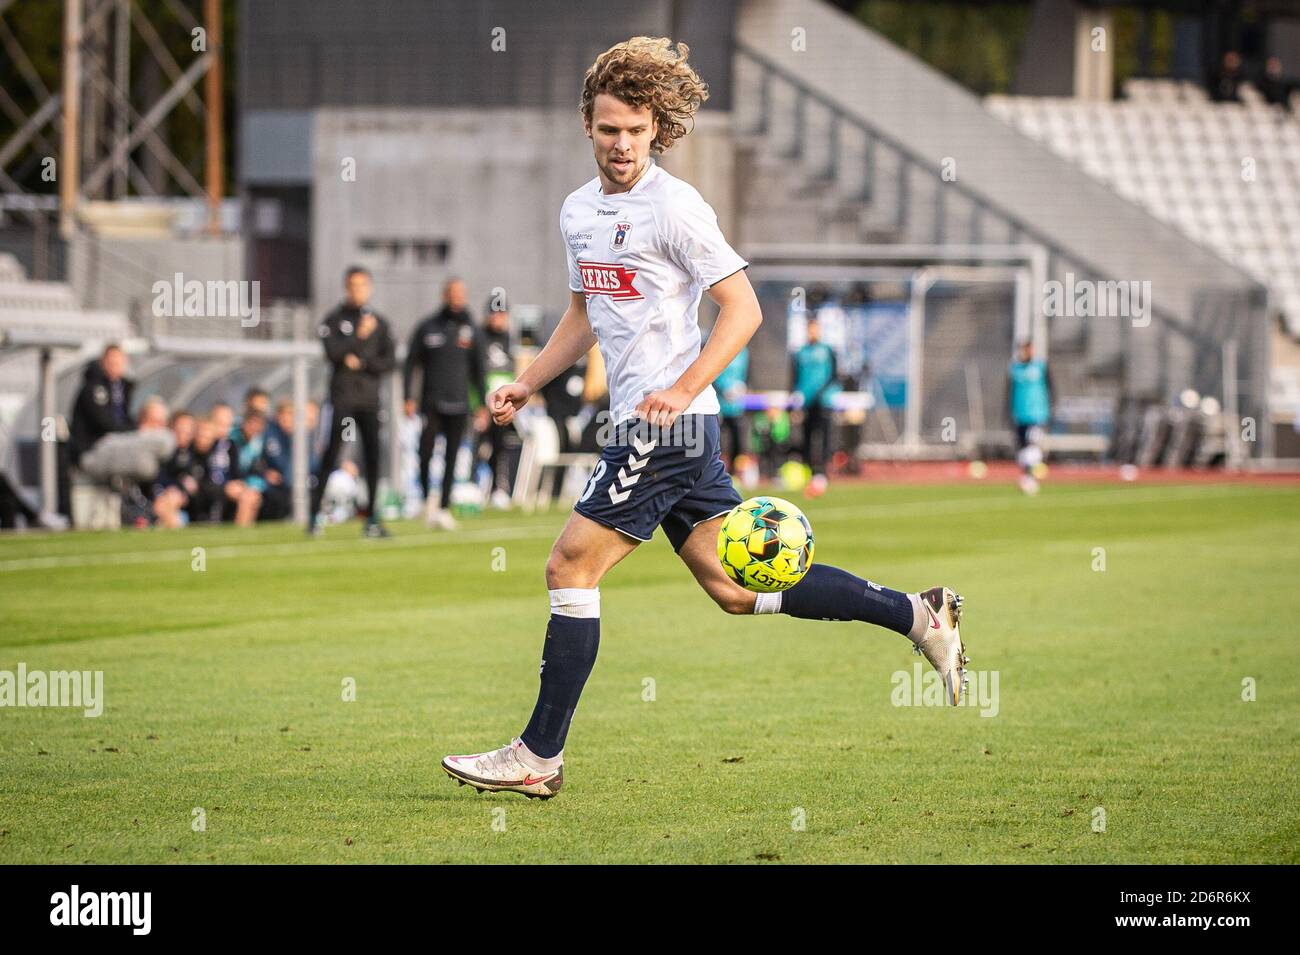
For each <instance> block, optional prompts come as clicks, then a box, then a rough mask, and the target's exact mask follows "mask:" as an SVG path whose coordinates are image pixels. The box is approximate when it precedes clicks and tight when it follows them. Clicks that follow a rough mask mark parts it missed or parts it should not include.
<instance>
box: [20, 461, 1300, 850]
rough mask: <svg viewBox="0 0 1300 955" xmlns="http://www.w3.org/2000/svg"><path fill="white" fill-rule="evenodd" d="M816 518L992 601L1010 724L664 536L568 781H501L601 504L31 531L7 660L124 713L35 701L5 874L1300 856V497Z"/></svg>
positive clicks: (880, 501)
mask: <svg viewBox="0 0 1300 955" xmlns="http://www.w3.org/2000/svg"><path fill="white" fill-rule="evenodd" d="M796 500H797V501H799V502H800V504H801V506H805V508H806V512H807V514H808V516H809V519H810V520H811V522H812V525H813V529H814V531H815V533H816V559H817V560H818V561H822V562H825V563H831V564H836V565H839V566H842V567H844V568H846V569H848V570H851V571H853V572H855V573H858V574H860V575H863V576H868V577H870V578H871V579H873V580H878V581H880V582H882V583H885V584H887V585H891V586H896V587H902V588H906V589H910V590H915V589H918V588H921V587H926V586H932V585H935V584H940V583H943V584H948V585H950V586H953V587H955V588H957V589H958V590H959V591H960V592H962V593H963V594H964V595H965V597H966V613H965V617H964V621H963V623H964V626H963V633H964V636H965V638H966V643H967V647H968V650H969V652H970V654H971V657H972V667H973V668H974V669H975V670H976V671H996V673H997V676H998V690H999V693H998V701H997V702H998V706H997V714H996V715H995V716H981V713H980V710H979V708H977V707H963V708H960V709H953V708H939V707H931V706H912V707H905V706H896V705H895V700H896V698H897V694H896V684H895V682H894V680H893V679H892V677H893V674H895V673H896V672H897V671H903V672H904V673H911V671H912V667H913V662H914V661H917V660H919V659H920V658H918V657H914V656H913V655H912V654H911V652H910V647H909V644H908V643H907V642H906V641H905V640H904V639H903V638H901V637H898V636H896V635H893V634H890V633H887V632H885V631H881V630H877V629H874V628H871V627H868V626H867V625H865V624H854V623H823V622H814V621H803V620H794V619H791V618H789V617H785V616H777V617H729V616H726V615H724V614H723V613H721V612H720V611H718V610H717V609H716V608H715V607H714V605H713V604H712V603H711V602H710V601H709V600H708V598H707V597H705V595H704V594H703V593H702V592H701V591H699V590H698V588H697V587H696V586H695V584H694V583H693V581H692V579H691V577H690V575H689V574H688V573H687V571H686V570H685V568H684V567H683V566H682V565H681V564H680V563H679V562H678V561H677V559H676V558H675V557H674V556H673V554H672V552H671V549H670V548H669V547H668V544H667V542H666V541H665V539H664V538H663V537H662V535H659V536H657V537H656V539H655V540H654V541H653V542H651V543H649V544H646V545H643V546H642V547H641V548H639V550H638V552H636V553H634V554H633V555H632V556H631V557H629V558H628V559H627V560H626V561H624V562H623V564H621V565H620V566H619V567H617V568H615V570H614V571H613V572H612V573H611V574H610V576H609V577H608V578H607V579H606V580H605V582H604V583H603V585H602V587H601V592H602V616H603V623H602V641H601V643H602V645H601V652H600V659H599V660H598V661H597V664H596V669H595V672H594V674H593V675H592V679H591V681H590V682H589V683H588V685H587V691H586V694H585V696H584V697H583V702H582V706H581V707H580V709H579V710H578V714H577V717H576V718H575V721H574V728H573V732H572V734H571V736H570V738H569V745H568V748H567V751H566V756H567V759H568V761H567V764H566V767H565V772H566V778H565V788H564V791H563V792H562V793H561V794H560V795H559V796H558V797H557V798H556V799H553V800H550V801H549V802H542V801H534V800H525V799H523V798H522V797H519V796H515V795H488V794H484V795H478V794H476V793H474V792H473V791H472V790H471V789H469V788H458V787H457V786H455V785H454V784H453V783H452V781H451V780H449V779H448V778H446V777H445V776H444V775H443V773H442V772H441V771H440V770H439V768H438V760H439V758H440V757H441V756H442V755H443V754H445V753H447V752H467V751H474V750H478V749H487V748H491V747H495V746H498V745H500V744H502V743H504V742H506V741H507V740H508V739H509V738H510V737H511V735H513V734H515V733H517V732H518V731H519V730H520V729H521V728H522V726H523V724H524V722H525V721H526V719H527V717H528V713H529V711H530V709H531V706H532V702H533V698H534V694H535V690H536V685H537V665H538V659H539V655H540V649H541V642H542V635H543V632H544V626H545V620H546V615H547V605H546V593H545V589H544V586H545V585H544V583H543V579H542V568H543V565H544V562H545V559H546V554H547V551H548V549H549V546H550V543H551V540H552V539H553V537H554V535H555V533H556V532H557V531H558V530H559V528H560V526H561V525H562V523H563V520H564V517H565V516H566V514H565V513H562V512H558V511H557V512H553V513H551V514H548V515H538V516H533V517H528V516H522V515H517V514H496V515H491V516H485V517H483V518H481V519H478V520H475V521H470V522H466V524H465V525H464V526H465V528H466V529H465V531H464V532H463V533H461V534H459V535H457V536H449V535H435V534H433V533H431V532H429V531H426V530H425V529H424V528H423V527H422V526H421V525H417V524H400V525H397V526H396V527H395V530H396V535H395V537H394V539H392V540H390V541H374V542H370V541H363V540H361V539H360V538H359V534H358V528H357V526H356V525H355V524H353V525H349V526H346V527H342V528H333V529H331V530H330V531H329V532H328V533H327V535H326V537H325V539H324V540H321V541H308V540H305V539H304V538H303V537H302V535H301V534H300V533H299V532H298V531H297V530H295V529H293V528H290V527H266V528H258V529H256V530H253V531H251V532H240V531H236V530H234V529H230V528H224V529H195V530H186V531H180V532H174V533H166V532H148V533H138V532H124V533H120V534H100V535H91V534H67V535H62V536H53V537H43V536H19V537H8V538H5V539H4V540H2V541H0V608H2V613H0V620H2V626H0V670H10V671H14V670H16V668H17V665H18V664H19V663H20V662H21V663H24V664H25V665H26V667H27V668H28V670H29V671H30V670H36V669H40V670H47V671H49V670H64V669H78V670H102V671H103V674H104V697H105V705H104V713H103V715H102V716H100V717H98V718H86V717H84V716H83V715H82V713H81V711H79V710H71V709H55V708H7V707H6V708H3V709H0V863H34V862H96V863H103V862H126V863H137V862H139V863H145V862H148V863H157V862H531V861H544V862H587V861H594V862H753V861H778V860H779V861H781V862H788V863H798V862H814V861H835V862H841V861H842V862H1036V863H1042V862H1079V863H1111V862H1132V863H1145V862H1289V863H1294V862H1297V861H1300V803H1297V800H1296V792H1297V759H1296V754H1297V753H1300V684H1298V683H1297V680H1296V669H1297V668H1296V664H1297V657H1298V656H1300V654H1298V653H1297V639H1298V638H1297V635H1296V626H1295V623H1294V619H1295V607H1294V599H1295V596H1296V580H1297V570H1298V569H1300V489H1295V488H1273V487H1259V486H1245V485H1231V486H1229V485H1196V486H1183V487H1154V486H1146V485H1133V486H1120V485H1068V484H1064V483H1051V482H1049V483H1048V484H1047V485H1046V486H1045V488H1044V491H1043V493H1042V495H1041V496H1040V497H1038V498H1036V499H1026V498H1022V497H1021V496H1020V495H1019V493H1018V492H1017V491H1016V490H1015V489H1014V487H1011V486H1008V485H992V484H976V483H970V484H954V485H947V486H889V485H868V486H852V487H848V486H841V487H836V488H833V489H832V490H831V491H830V492H829V493H828V494H827V495H826V496H825V497H823V498H820V499H818V500H815V501H803V500H802V499H801V498H796ZM194 547H202V548H204V556H205V560H206V570H203V571H196V570H194V569H193V564H194V552H193V551H192V548H194ZM1099 548H1100V549H1101V550H1098V549H1099ZM1103 567H1104V569H1103ZM927 670H928V668H927ZM349 679H350V680H354V681H355V686H356V699H355V700H354V701H345V700H344V699H343V696H344V681H345V680H349ZM1248 679H1249V680H1253V681H1254V685H1255V695H1256V698H1255V699H1254V700H1253V701H1247V700H1243V692H1244V689H1243V681H1247V680H1248ZM649 681H652V682H649ZM647 697H653V699H647ZM1098 807H1100V811H1099V809H1098ZM196 810H201V811H202V815H201V816H199V815H196ZM1102 812H1104V823H1105V825H1104V831H1095V830H1096V829H1097V828H1099V825H1098V820H1100V819H1102V815H1101V813H1102ZM200 818H202V819H203V820H204V821H205V826H203V827H199V826H197V823H196V820H198V819H200ZM196 829H197V830H198V831H196Z"/></svg>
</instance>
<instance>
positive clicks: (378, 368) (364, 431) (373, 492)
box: [309, 266, 396, 537]
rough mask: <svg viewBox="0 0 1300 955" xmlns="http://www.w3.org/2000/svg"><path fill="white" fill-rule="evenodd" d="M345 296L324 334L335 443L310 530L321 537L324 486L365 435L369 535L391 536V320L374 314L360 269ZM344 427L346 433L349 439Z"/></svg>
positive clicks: (324, 463)
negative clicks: (382, 421)
mask: <svg viewBox="0 0 1300 955" xmlns="http://www.w3.org/2000/svg"><path fill="white" fill-rule="evenodd" d="M343 283H344V289H345V292H346V296H345V298H344V300H343V302H342V303H340V304H339V306H338V307H337V308H335V309H334V311H332V312H330V313H329V314H328V315H326V316H325V321H323V322H322V323H321V326H320V336H321V339H322V340H323V341H324V344H325V357H326V358H328V359H329V362H330V365H331V367H332V368H333V374H332V375H331V377H330V405H331V406H332V408H333V410H332V413H331V415H330V439H329V444H328V445H327V446H326V448H325V454H324V456H323V457H322V458H321V462H320V469H319V470H318V471H317V473H316V484H315V486H314V487H313V488H312V492H311V523H310V525H309V530H310V531H311V532H312V533H313V534H316V533H319V532H320V529H321V522H320V517H319V512H320V504H321V499H322V498H323V497H324V496H325V482H326V481H327V480H328V479H329V476H330V474H331V473H333V471H334V466H335V465H336V464H337V463H338V458H339V452H340V451H341V450H342V442H343V441H344V440H345V438H346V440H348V441H351V440H353V434H357V435H360V437H361V450H362V453H363V456H364V464H365V468H366V494H367V497H366V500H367V502H368V503H369V508H370V513H369V515H368V516H367V518H366V525H365V530H364V533H365V536H367V537H387V536H388V531H387V529H386V528H385V527H384V525H383V524H382V523H381V522H380V520H379V498H378V484H379V386H380V384H381V383H382V381H383V376H384V375H385V374H387V373H388V372H390V371H392V370H393V368H394V367H395V366H396V359H395V357H394V349H393V338H392V335H391V334H390V333H389V330H388V322H387V321H385V320H384V319H383V318H382V317H380V316H379V315H377V314H376V313H375V312H374V311H372V310H371V309H370V307H369V305H368V304H367V303H368V302H369V301H370V293H371V290H372V287H373V286H372V283H371V280H370V273H369V272H368V271H366V270H365V269H363V268H361V267H359V266H353V267H352V268H349V269H348V270H347V273H346V274H345V275H344V279H343ZM345 429H348V430H347V434H346V435H345Z"/></svg>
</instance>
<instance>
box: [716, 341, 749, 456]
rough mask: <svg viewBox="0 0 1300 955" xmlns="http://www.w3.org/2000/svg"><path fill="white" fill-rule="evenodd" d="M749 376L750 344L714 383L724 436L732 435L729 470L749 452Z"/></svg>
mask: <svg viewBox="0 0 1300 955" xmlns="http://www.w3.org/2000/svg"><path fill="white" fill-rule="evenodd" d="M748 377H749V346H748V345H746V346H745V347H744V348H742V349H741V350H740V353H739V354H738V355H736V357H735V358H733V359H731V364H729V365H727V367H726V368H724V369H722V374H720V375H718V379H717V381H715V382H714V383H713V388H714V390H715V391H716V392H717V393H718V405H719V407H720V408H721V411H720V414H721V416H722V433H723V434H725V435H728V436H729V438H728V441H727V445H726V449H725V453H724V454H723V457H724V458H725V459H726V461H727V467H728V468H730V467H731V463H732V462H733V461H735V460H736V455H738V454H744V453H745V439H744V432H745V428H744V424H745V390H746V384H745V380H746V379H747V378H748Z"/></svg>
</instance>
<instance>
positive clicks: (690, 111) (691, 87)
mask: <svg viewBox="0 0 1300 955" xmlns="http://www.w3.org/2000/svg"><path fill="white" fill-rule="evenodd" d="M689 52H690V48H689V47H688V46H687V45H686V44H685V43H676V44H674V43H673V41H672V40H670V39H669V38H668V37H666V36H661V37H649V36H634V37H632V39H630V40H628V41H626V42H625V43H619V44H616V45H615V46H611V47H610V48H609V49H608V50H606V51H605V52H604V53H602V54H601V55H600V56H598V57H596V62H595V63H593V64H592V65H591V69H589V70H587V75H586V76H585V77H584V78H583V81H582V101H581V102H580V103H579V105H578V109H579V111H581V113H582V116H583V118H584V119H585V120H586V121H587V123H588V124H590V123H591V111H592V106H593V104H594V103H595V102H596V97H597V95H599V94H600V93H608V94H609V95H610V96H614V97H617V98H618V99H620V100H622V101H623V102H624V103H627V105H629V106H631V107H633V108H635V109H641V108H643V107H647V106H648V107H650V110H651V113H652V114H653V116H654V120H655V124H656V126H657V130H658V131H657V132H656V134H655V138H654V142H653V143H651V144H650V149H651V151H652V152H660V153H661V152H663V151H664V150H666V149H671V148H672V146H673V144H674V143H675V142H677V140H679V139H681V138H682V137H683V136H685V135H686V134H687V133H689V132H690V131H691V128H692V127H693V126H694V121H695V111H696V110H698V109H699V108H700V104H701V103H703V102H704V101H705V100H706V99H708V98H709V88H708V86H707V85H706V84H705V83H704V81H703V80H701V79H700V77H699V74H697V73H696V72H695V70H693V69H692V68H691V67H690V65H689V64H688V63H687V62H686V55H687V54H688V53H689Z"/></svg>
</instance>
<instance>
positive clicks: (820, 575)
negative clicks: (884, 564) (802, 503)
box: [781, 564, 912, 636]
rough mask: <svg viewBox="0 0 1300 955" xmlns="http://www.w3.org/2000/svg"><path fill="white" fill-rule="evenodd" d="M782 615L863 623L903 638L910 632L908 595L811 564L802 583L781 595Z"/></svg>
mask: <svg viewBox="0 0 1300 955" xmlns="http://www.w3.org/2000/svg"><path fill="white" fill-rule="evenodd" d="M781 613H788V614H789V615H790V616H792V617H802V618H804V619H805V620H863V621H866V622H867V623H874V624H876V625H877V626H881V627H886V628H888V629H890V630H893V631H895V632H896V633H901V634H903V635H904V636H906V635H907V634H908V633H910V632H911V631H912V601H910V600H908V599H907V594H905V593H901V592H899V591H897V590H890V589H889V588H888V587H881V586H880V585H879V584H873V583H871V581H869V580H863V579H862V578H861V577H854V576H853V575H852V574H850V573H849V572H848V571H844V570H840V569H839V568H838V567H830V566H828V565H826V564H813V565H812V566H811V567H809V568H808V573H807V574H805V575H804V578H803V580H801V581H799V583H797V584H795V585H794V586H793V587H791V588H790V589H789V590H787V591H785V592H783V593H782V594H781Z"/></svg>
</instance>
